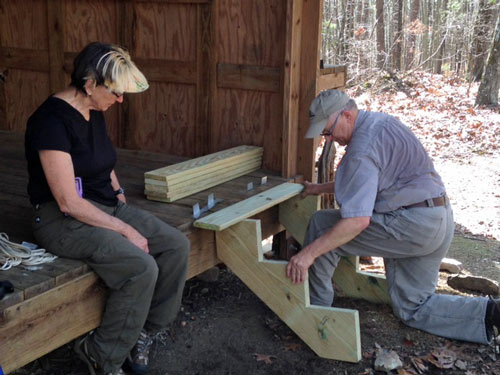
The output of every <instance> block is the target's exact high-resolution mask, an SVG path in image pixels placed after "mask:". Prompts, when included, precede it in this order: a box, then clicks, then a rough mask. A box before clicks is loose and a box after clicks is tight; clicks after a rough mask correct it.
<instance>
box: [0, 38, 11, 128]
mask: <svg viewBox="0 0 500 375" xmlns="http://www.w3.org/2000/svg"><path fill="white" fill-rule="evenodd" d="M1 49H2V47H1V46H0V50H1ZM1 56H2V53H1V51H0V57H1ZM7 72H8V71H7V69H6V67H5V66H2V65H1V64H0V130H9V129H8V128H7V97H6V96H5V82H6V80H7V77H6V75H7Z"/></svg>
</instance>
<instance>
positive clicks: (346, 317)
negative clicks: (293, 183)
mask: <svg viewBox="0 0 500 375" xmlns="http://www.w3.org/2000/svg"><path fill="white" fill-rule="evenodd" d="M216 243H217V256H218V258H219V259H220V260H222V261H223V262H224V263H225V264H226V265H227V266H228V267H229V268H230V269H231V270H232V271H233V272H234V273H235V274H236V275H237V276H238V277H239V278H240V279H241V280H242V281H243V282H244V283H245V284H246V285H247V286H248V287H249V288H250V289H251V290H252V291H253V292H254V293H255V294H256V295H257V296H258V297H259V298H260V299H261V300H262V301H263V302H264V303H266V305H267V306H269V308H271V310H273V311H274V312H275V313H276V314H277V315H278V316H279V317H280V318H281V319H282V320H283V321H284V322H285V323H286V324H287V325H288V326H289V327H290V328H291V329H292V330H293V331H294V332H295V333H296V334H297V335H298V336H299V337H300V338H301V339H302V340H303V341H304V342H305V343H306V344H307V345H308V346H309V347H310V348H311V349H312V350H313V351H314V352H315V353H316V354H317V355H319V356H321V357H324V358H331V359H337V360H343V361H349V362H358V361H359V360H360V359H361V340H360V334H359V317H358V312H357V311H356V310H349V309H339V308H333V307H319V306H310V304H309V286H308V285H309V284H308V282H307V280H306V282H305V283H302V284H295V285H294V284H292V283H291V281H290V279H288V278H287V277H286V274H285V270H286V264H287V263H286V262H285V261H270V260H264V257H263V254H262V253H263V252H262V245H261V243H262V236H261V227H260V221H259V220H249V219H246V220H243V221H241V222H239V223H237V224H235V225H233V226H231V227H230V228H228V229H225V230H223V231H220V232H217V233H216Z"/></svg>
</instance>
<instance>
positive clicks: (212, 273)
mask: <svg viewBox="0 0 500 375" xmlns="http://www.w3.org/2000/svg"><path fill="white" fill-rule="evenodd" d="M219 273H220V270H219V267H212V268H209V269H208V270H206V271H205V272H202V273H200V274H199V275H198V276H196V277H197V278H198V279H199V280H201V281H204V282H206V283H213V282H215V281H217V280H218V279H219Z"/></svg>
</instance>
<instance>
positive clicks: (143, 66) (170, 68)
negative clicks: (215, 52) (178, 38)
mask: <svg viewBox="0 0 500 375" xmlns="http://www.w3.org/2000/svg"><path fill="white" fill-rule="evenodd" d="M123 6H124V7H125V9H126V10H127V9H128V7H130V6H132V5H128V3H124V5H123ZM129 11H130V10H129ZM125 13H126V14H128V11H125ZM129 16H130V15H129ZM132 17H133V15H132ZM129 51H130V53H131V54H133V50H129ZM75 56H76V54H75V53H73V52H66V53H65V54H64V70H65V71H66V72H71V70H72V69H73V59H74V58H75ZM132 58H133V60H134V62H135V63H136V64H137V66H138V67H139V69H140V70H141V72H143V73H144V75H145V76H146V78H147V79H148V81H155V82H172V83H184V84H193V85H194V84H196V83H197V73H196V69H197V67H196V62H194V61H171V60H164V59H145V58H137V57H136V58H134V57H132Z"/></svg>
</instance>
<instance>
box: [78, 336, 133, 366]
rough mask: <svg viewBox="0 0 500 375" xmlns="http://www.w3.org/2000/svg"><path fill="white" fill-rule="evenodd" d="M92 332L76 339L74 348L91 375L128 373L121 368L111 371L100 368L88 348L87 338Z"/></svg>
mask: <svg viewBox="0 0 500 375" xmlns="http://www.w3.org/2000/svg"><path fill="white" fill-rule="evenodd" d="M89 336H90V334H88V335H86V336H84V337H83V338H80V339H78V340H76V341H75V346H74V350H75V353H76V355H77V356H78V358H80V359H81V360H82V361H83V362H84V363H85V364H86V365H87V368H88V369H89V374H90V375H126V373H125V372H124V371H123V370H122V369H121V368H119V369H118V370H115V371H111V372H104V371H102V370H100V369H99V365H98V364H97V362H96V360H95V359H94V358H92V357H91V356H90V355H89V352H88V349H87V339H88V338H89Z"/></svg>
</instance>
